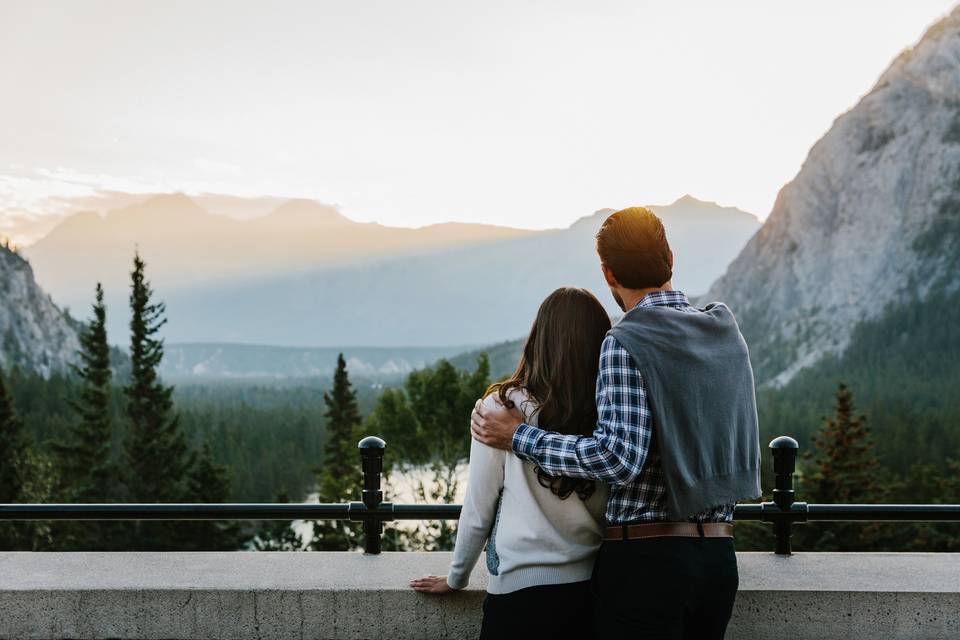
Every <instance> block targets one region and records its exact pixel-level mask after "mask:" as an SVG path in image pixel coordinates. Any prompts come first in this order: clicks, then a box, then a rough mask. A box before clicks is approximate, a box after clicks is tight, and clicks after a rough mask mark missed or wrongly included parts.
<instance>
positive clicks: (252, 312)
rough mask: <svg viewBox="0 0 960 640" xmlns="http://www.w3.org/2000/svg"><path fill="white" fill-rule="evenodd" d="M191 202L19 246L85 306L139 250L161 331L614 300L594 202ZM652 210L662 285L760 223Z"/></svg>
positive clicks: (732, 245)
mask: <svg viewBox="0 0 960 640" xmlns="http://www.w3.org/2000/svg"><path fill="white" fill-rule="evenodd" d="M205 198H207V201H208V202H212V200H211V198H212V197H211V196H205ZM198 202H199V200H194V199H192V198H189V197H187V196H185V195H182V194H174V195H164V196H157V197H153V198H150V199H147V200H144V201H140V202H137V203H135V204H133V205H130V206H127V207H124V208H121V209H119V210H116V211H111V212H108V213H107V214H106V215H99V214H97V213H85V214H77V215H74V216H71V217H69V218H68V219H66V220H65V221H64V222H63V223H62V224H61V225H60V226H59V227H57V228H56V229H54V230H53V231H52V232H51V233H50V234H49V235H48V236H47V237H45V238H44V239H42V240H41V241H39V242H37V243H36V244H34V245H32V246H30V247H28V248H27V249H26V253H27V255H28V256H29V257H30V259H31V262H32V263H33V264H34V266H35V268H36V270H37V274H38V277H39V279H40V282H41V283H42V284H43V286H44V287H45V288H46V289H47V290H48V291H50V292H51V294H52V295H53V296H54V297H55V298H56V299H57V300H58V301H61V302H62V303H64V304H67V305H70V306H71V307H74V308H86V307H87V305H88V303H89V298H90V296H91V294H92V291H93V287H94V284H95V283H96V282H97V281H98V280H100V281H102V282H103V283H104V286H105V288H106V290H107V302H108V304H109V305H110V307H111V308H112V309H118V310H123V309H125V308H126V295H127V293H126V292H127V287H128V283H127V279H128V272H129V270H130V261H131V256H132V253H133V250H134V247H135V246H136V247H139V250H140V253H141V255H142V256H143V257H144V258H145V260H146V262H147V272H148V275H149V277H150V279H151V280H152V283H153V285H154V288H155V289H156V291H157V293H158V296H159V297H160V298H161V299H163V300H165V301H166V302H167V308H168V310H169V318H170V322H169V324H168V325H167V327H166V328H165V332H166V333H165V336H166V338H167V339H168V340H169V341H170V342H178V343H188V342H202V343H210V342H216V343H223V342H231V343H246V344H275V345H284V346H296V347H317V346H320V347H326V346H329V347H337V346H340V345H345V344H347V345H349V344H363V345H375V346H384V347H387V346H389V347H407V346H436V345H457V344H460V345H462V344H483V343H489V342H496V341H499V340H503V339H506V338H511V337H514V336H520V335H523V334H525V333H526V331H527V329H528V328H529V324H530V321H531V319H532V318H533V314H534V313H535V311H536V309H537V307H538V306H539V304H540V302H541V300H542V299H543V298H544V297H545V296H546V295H547V294H548V293H549V292H550V291H552V290H553V289H554V288H556V287H557V286H561V285H564V284H572V285H577V286H583V287H588V288H590V289H592V290H594V291H595V292H597V293H598V295H600V297H601V299H603V300H604V301H605V302H606V303H608V306H609V307H610V309H611V310H612V311H613V310H615V307H614V306H613V303H612V300H610V299H609V296H608V295H607V294H606V286H605V284H604V283H603V280H602V278H601V277H600V272H599V267H598V265H597V258H596V255H595V253H594V239H593V236H594V234H595V233H596V230H597V229H598V228H599V226H600V224H601V223H602V222H603V220H604V218H605V217H606V215H608V213H609V210H603V211H599V212H597V213H596V214H594V215H592V216H588V217H585V218H583V219H581V220H579V221H577V222H576V223H574V224H573V225H572V226H570V227H569V228H567V229H554V230H547V231H536V232H534V231H526V230H519V229H510V228H504V227H495V226H488V225H477V224H461V223H449V224H438V225H431V226H427V227H423V228H420V229H401V228H392V227H386V226H383V225H379V224H361V223H357V222H353V221H351V220H349V219H347V218H345V217H344V216H343V215H341V214H340V213H339V212H338V211H337V210H336V209H335V208H333V207H330V206H327V205H323V204H320V203H316V202H312V201H306V200H295V201H290V202H285V203H282V204H280V205H278V206H276V207H275V208H274V209H273V210H272V211H271V212H270V213H269V214H268V215H266V216H260V217H253V218H247V219H242V220H241V219H237V218H235V217H230V216H226V215H223V214H214V213H211V212H209V211H207V210H206V209H205V208H204V207H202V206H200V204H199V203H198ZM229 204H230V201H229V199H223V200H222V201H221V202H220V203H219V206H221V207H224V206H229ZM262 205H263V203H258V206H262ZM654 209H656V210H657V212H658V213H659V214H660V215H661V216H662V217H663V220H664V224H665V225H666V227H667V231H668V233H669V234H670V238H671V242H672V244H673V248H674V252H675V254H676V255H677V257H678V264H677V271H676V283H677V284H678V286H681V287H684V288H686V289H688V290H689V291H690V292H691V293H701V292H703V291H705V290H706V288H707V286H708V285H709V283H710V282H712V281H713V280H714V279H715V278H716V277H717V276H718V275H719V274H720V273H721V272H722V271H723V269H724V268H725V267H726V265H727V264H728V262H729V261H730V260H732V259H733V257H734V256H735V255H736V254H737V252H738V251H739V250H740V249H741V247H743V245H744V244H745V243H746V241H747V239H748V238H749V237H750V236H751V235H752V234H753V233H754V232H755V231H756V230H757V229H758V228H759V226H760V224H759V221H758V220H757V219H756V217H754V216H752V215H751V214H748V213H745V212H743V211H740V210H738V209H735V208H730V207H726V208H725V207H720V206H718V205H716V204H713V203H707V202H701V201H699V200H696V199H694V198H691V197H689V196H687V197H684V198H681V199H680V200H678V201H677V202H675V203H673V204H671V205H667V206H662V207H654ZM221 210H222V209H221ZM125 325H126V318H125V317H124V316H123V314H122V313H113V314H111V316H110V326H109V329H110V332H111V335H122V334H124V333H125V331H126V326H125Z"/></svg>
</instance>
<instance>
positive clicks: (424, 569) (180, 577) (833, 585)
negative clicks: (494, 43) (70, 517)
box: [0, 552, 960, 640]
mask: <svg viewBox="0 0 960 640" xmlns="http://www.w3.org/2000/svg"><path fill="white" fill-rule="evenodd" d="M449 559H450V556H449V554H446V553H385V554H383V555H381V556H363V555H360V554H348V553H242V552H235V553H0V638H204V639H209V638H224V639H226V638H229V639H246V638H250V639H253V638H279V639H286V638H297V639H300V638H389V639H390V640H402V639H405V638H470V637H475V636H476V635H477V632H478V630H479V622H480V603H481V601H482V599H483V589H484V583H485V579H486V576H485V572H484V570H483V568H482V566H481V567H478V569H477V571H475V572H474V576H473V580H472V582H471V584H470V587H469V588H468V589H466V590H465V591H464V592H461V593H458V594H455V595H452V596H449V597H444V598H436V597H429V596H425V595H421V594H418V593H414V592H413V591H411V590H410V589H409V588H408V587H407V583H408V581H409V580H410V579H411V578H413V577H417V576H420V575H425V574H428V573H434V574H443V573H445V571H446V566H447V563H448V562H449ZM739 560H740V575H741V591H740V595H739V596H738V600H737V608H736V611H735V614H734V619H733V621H732V623H731V627H730V631H729V633H728V636H727V637H728V638H732V639H734V640H738V639H743V640H746V639H751V640H752V639H761V640H762V639H764V638H777V639H778V640H781V639H782V638H785V637H787V638H799V639H802V638H817V639H820V638H843V640H859V639H861V638H864V639H866V638H871V639H873V638H884V639H888V638H957V637H960V579H958V576H960V554H906V553H903V554H878V553H847V554H829V553H820V554H797V555H795V556H792V557H789V558H778V557H776V556H773V555H772V554H766V553H742V554H740V555H739ZM637 573H638V576H639V577H640V578H642V577H643V571H642V568H640V567H638V572H637ZM788 629H789V631H788Z"/></svg>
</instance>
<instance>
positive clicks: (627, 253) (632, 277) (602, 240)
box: [597, 207, 673, 311]
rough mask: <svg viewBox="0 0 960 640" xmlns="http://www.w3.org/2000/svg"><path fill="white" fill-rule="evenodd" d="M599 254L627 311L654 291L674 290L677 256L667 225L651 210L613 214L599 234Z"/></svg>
mask: <svg viewBox="0 0 960 640" xmlns="http://www.w3.org/2000/svg"><path fill="white" fill-rule="evenodd" d="M597 254H599V256H600V266H601V268H602V269H603V277H604V278H606V280H607V284H608V285H609V286H610V292H611V293H612V294H613V297H614V298H615V299H616V301H617V304H619V305H620V308H621V309H623V310H624V311H626V310H627V306H626V305H627V303H628V302H632V303H633V304H636V302H638V301H639V300H640V298H642V297H643V295H645V294H646V293H648V292H650V291H652V290H656V289H669V288H670V278H672V277H673V252H672V251H670V244H669V243H668V242H667V234H666V232H665V231H664V230H663V223H662V222H661V221H660V218H658V217H657V216H656V215H655V214H654V213H653V212H652V211H650V210H649V209H647V208H644V207H630V208H628V209H621V210H620V211H617V212H616V213H613V214H611V215H610V217H609V218H607V219H606V221H604V223H603V225H602V226H601V227H600V231H598V232H597ZM630 306H632V304H631V305H630Z"/></svg>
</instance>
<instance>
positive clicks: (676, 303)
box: [637, 291, 690, 307]
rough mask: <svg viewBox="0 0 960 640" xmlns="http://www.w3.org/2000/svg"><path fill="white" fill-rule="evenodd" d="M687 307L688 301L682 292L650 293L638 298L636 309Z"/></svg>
mask: <svg viewBox="0 0 960 640" xmlns="http://www.w3.org/2000/svg"><path fill="white" fill-rule="evenodd" d="M663 306H671V307H689V306H690V301H689V300H687V294H685V293H684V292H683V291H651V292H650V293H648V294H647V295H645V296H643V297H642V298H640V302H638V303H637V307H663Z"/></svg>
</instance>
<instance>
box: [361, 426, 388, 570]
mask: <svg viewBox="0 0 960 640" xmlns="http://www.w3.org/2000/svg"><path fill="white" fill-rule="evenodd" d="M386 446H387V443H386V442H384V441H383V440H381V439H380V438H378V437H376V436H367V437H366V438H364V439H363V440H361V441H360V442H359V444H357V447H358V448H359V449H360V463H361V465H362V469H363V493H362V500H363V504H364V506H365V507H366V513H365V514H364V517H363V552H364V553H367V554H372V555H376V554H378V553H380V534H381V533H382V532H383V520H382V519H381V518H380V517H379V513H378V511H379V508H380V504H381V503H382V502H383V490H382V489H381V488H380V476H381V474H382V473H383V451H384V449H385V448H386Z"/></svg>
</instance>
